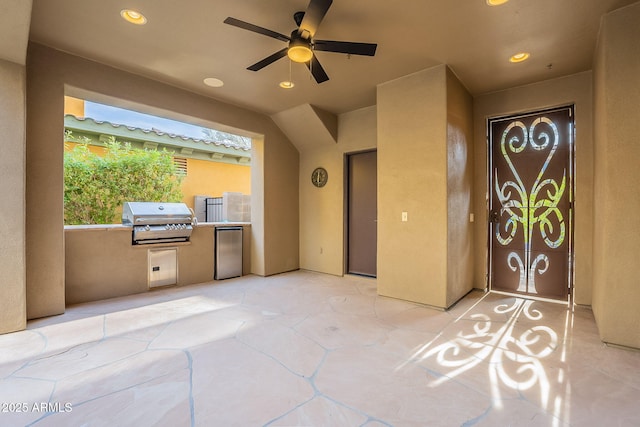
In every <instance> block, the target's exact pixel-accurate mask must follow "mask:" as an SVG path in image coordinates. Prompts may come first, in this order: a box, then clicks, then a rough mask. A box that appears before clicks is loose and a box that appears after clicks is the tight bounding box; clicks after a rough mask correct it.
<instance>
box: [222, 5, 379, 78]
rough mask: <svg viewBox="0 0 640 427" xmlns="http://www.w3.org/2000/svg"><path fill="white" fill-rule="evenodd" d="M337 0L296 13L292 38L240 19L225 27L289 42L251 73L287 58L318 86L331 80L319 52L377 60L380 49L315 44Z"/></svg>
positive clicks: (338, 43) (365, 45) (328, 42)
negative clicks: (373, 57) (332, 5)
mask: <svg viewBox="0 0 640 427" xmlns="http://www.w3.org/2000/svg"><path fill="white" fill-rule="evenodd" d="M332 3H333V0H311V1H310V2H309V6H308V7H307V10H306V11H305V12H296V13H294V15H293V20H294V21H295V23H296V25H297V26H298V28H297V29H296V30H294V31H293V32H292V33H291V37H289V36H285V35H284V34H281V33H278V32H276V31H272V30H269V29H266V28H263V27H259V26H257V25H254V24H250V23H248V22H245V21H241V20H239V19H236V18H232V17H228V18H227V19H225V20H224V23H225V24H229V25H233V26H235V27H238V28H242V29H244V30H248V31H252V32H254V33H258V34H262V35H264V36H267V37H272V38H274V39H277V40H280V41H284V42H288V46H287V47H285V48H284V49H281V50H279V51H278V52H276V53H274V54H272V55H270V56H267V57H266V58H264V59H262V60H261V61H258V62H256V63H255V64H253V65H250V66H249V67H247V70H250V71H259V70H261V69H263V68H264V67H266V66H267V65H270V64H272V63H274V62H276V61H277V60H278V59H280V58H284V57H285V56H287V57H288V58H289V59H290V60H291V61H294V62H298V63H304V64H306V66H307V68H309V71H310V72H311V75H312V76H313V78H314V79H315V81H316V82H317V83H322V82H325V81H327V80H329V76H328V75H327V73H326V72H325V71H324V68H322V65H320V61H318V58H316V54H315V52H317V51H323V52H335V53H344V54H347V55H364V56H374V55H375V53H376V48H377V46H378V45H376V44H374V43H354V42H343V41H333V40H314V38H313V37H314V35H315V33H316V31H317V29H318V27H319V26H320V23H321V22H322V20H323V19H324V16H325V15H326V14H327V11H328V10H329V7H331V4H332Z"/></svg>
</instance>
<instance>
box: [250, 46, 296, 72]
mask: <svg viewBox="0 0 640 427" xmlns="http://www.w3.org/2000/svg"><path fill="white" fill-rule="evenodd" d="M288 49H289V48H288V47H285V48H284V49H282V50H279V51H277V52H276V53H274V54H273V55H269V56H267V57H266V58H264V59H263V60H262V61H258V62H256V63H255V64H253V65H251V66H249V67H247V70H251V71H258V70H261V69H263V68H264V67H266V66H267V65H270V64H273V63H274V62H276V61H277V60H278V59H280V58H284V57H285V56H287V50H288Z"/></svg>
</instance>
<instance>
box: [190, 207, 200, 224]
mask: <svg viewBox="0 0 640 427" xmlns="http://www.w3.org/2000/svg"><path fill="white" fill-rule="evenodd" d="M189 210H190V211H191V225H193V226H194V227H195V226H196V225H198V217H196V213H195V212H194V211H193V209H191V208H189Z"/></svg>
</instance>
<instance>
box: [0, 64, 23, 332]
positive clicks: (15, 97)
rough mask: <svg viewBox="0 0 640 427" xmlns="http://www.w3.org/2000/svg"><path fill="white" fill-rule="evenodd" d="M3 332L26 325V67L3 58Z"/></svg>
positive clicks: (0, 294)
mask: <svg viewBox="0 0 640 427" xmlns="http://www.w3.org/2000/svg"><path fill="white" fill-rule="evenodd" d="M0 88H2V95H0V152H2V155H0V200H1V202H0V218H1V219H0V236H1V237H0V272H2V274H0V301H1V303H0V304H1V305H0V334H3V333H7V332H13V331H18V330H21V329H24V328H25V326H26V322H27V315H26V305H25V292H26V291H25V283H26V282H25V223H24V212H25V200H24V189H25V161H24V159H25V130H24V129H25V120H26V119H25V112H26V105H25V67H24V66H23V65H18V64H14V63H12V62H8V61H4V60H0Z"/></svg>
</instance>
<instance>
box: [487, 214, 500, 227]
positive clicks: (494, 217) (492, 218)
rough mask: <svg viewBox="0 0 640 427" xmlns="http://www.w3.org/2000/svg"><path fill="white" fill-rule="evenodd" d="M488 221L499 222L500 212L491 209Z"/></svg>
mask: <svg viewBox="0 0 640 427" xmlns="http://www.w3.org/2000/svg"><path fill="white" fill-rule="evenodd" d="M489 222H492V223H494V224H498V223H499V222H500V213H499V212H498V211H491V213H490V214H489Z"/></svg>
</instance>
